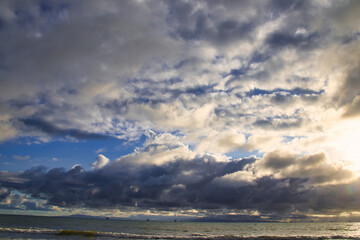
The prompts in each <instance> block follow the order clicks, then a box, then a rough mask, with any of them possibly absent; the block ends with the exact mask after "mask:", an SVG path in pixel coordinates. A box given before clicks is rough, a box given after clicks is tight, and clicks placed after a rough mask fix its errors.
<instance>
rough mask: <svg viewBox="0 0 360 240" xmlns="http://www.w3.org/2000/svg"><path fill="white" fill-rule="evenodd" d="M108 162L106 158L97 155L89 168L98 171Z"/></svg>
mask: <svg viewBox="0 0 360 240" xmlns="http://www.w3.org/2000/svg"><path fill="white" fill-rule="evenodd" d="M109 162H110V160H109V159H108V158H107V157H105V156H104V155H102V154H99V155H98V156H97V157H96V160H95V162H93V164H92V165H91V167H92V168H94V169H100V168H103V167H104V166H105V165H106V164H108V163H109Z"/></svg>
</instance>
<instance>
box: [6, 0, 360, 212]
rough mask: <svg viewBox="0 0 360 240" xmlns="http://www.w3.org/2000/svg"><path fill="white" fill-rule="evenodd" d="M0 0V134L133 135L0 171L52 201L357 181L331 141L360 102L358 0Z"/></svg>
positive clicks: (244, 203) (201, 198) (245, 196)
mask: <svg viewBox="0 0 360 240" xmlns="http://www.w3.org/2000/svg"><path fill="white" fill-rule="evenodd" d="M0 5H1V7H0V49H1V50H0V56H1V58H0V79H2V82H1V86H2V87H1V88H0V141H7V140H10V139H13V138H17V137H19V138H20V137H30V140H29V141H37V140H39V139H40V140H41V139H44V137H45V138H46V140H47V141H57V140H59V137H60V138H70V139H80V140H82V141H87V140H99V139H107V138H118V139H122V140H125V141H134V142H136V144H134V146H135V145H136V146H137V148H135V149H133V151H131V149H130V150H129V151H127V152H126V154H124V155H121V154H120V155H119V157H118V158H117V159H115V160H113V161H111V162H110V161H109V160H108V159H107V158H106V157H105V156H104V155H101V154H99V155H98V156H97V159H96V160H95V162H94V163H93V165H92V167H93V169H92V170H91V171H86V170H84V169H82V167H81V166H80V165H74V164H75V163H72V164H73V165H74V167H73V168H72V169H71V170H65V169H61V168H53V169H49V170H45V169H43V168H35V169H29V170H27V171H25V172H20V173H13V172H1V174H0V181H1V184H2V186H6V187H8V188H11V189H17V190H18V191H22V192H24V193H26V194H30V195H32V196H33V197H34V198H43V199H45V200H46V201H48V204H49V205H53V206H58V207H61V206H66V207H75V206H76V207H82V206H86V207H89V208H95V209H99V208H102V207H104V208H116V207H122V206H124V207H129V208H130V207H131V208H133V207H134V208H136V207H137V208H140V209H147V208H154V209H165V210H169V209H171V208H179V209H180V208H182V209H190V208H191V209H192V208H195V209H206V210H209V211H210V210H211V209H213V210H214V209H217V210H219V209H237V210H240V209H246V210H248V211H249V212H251V211H253V210H254V211H259V212H261V213H266V212H267V213H269V212H277V213H285V212H295V211H297V210H298V211H303V213H304V214H305V213H306V211H308V210H309V211H311V210H314V209H315V210H316V211H325V210H326V209H324V208H322V207H321V206H320V205H321V204H320V203H321V201H323V200H324V199H325V197H326V194H328V195H329V196H332V194H336V193H341V188H342V187H348V186H351V187H356V186H357V184H358V183H357V182H356V180H355V178H356V176H357V175H356V173H355V172H354V171H350V170H349V169H348V168H347V167H346V166H343V165H342V163H343V159H344V158H345V157H344V156H346V154H344V153H343V152H344V150H343V152H341V151H340V153H342V154H339V153H338V152H336V151H335V150H336V147H339V146H342V147H343V146H345V145H349V144H346V143H347V142H349V141H350V140H351V141H352V142H355V141H353V140H352V139H351V137H349V138H348V139H345V138H347V137H346V136H347V135H346V134H344V132H342V131H341V130H342V129H345V130H346V132H351V131H350V130H349V129H350V127H349V126H350V125H351V126H356V124H355V123H356V121H357V117H358V116H359V112H360V111H359V109H360V108H359V96H360V92H359V89H360V85H359V81H358V76H359V75H360V73H359V69H360V68H359V62H360V61H359V60H360V59H359V56H360V54H357V53H358V52H359V46H360V45H359V31H360V30H359V26H360V25H359V24H357V23H358V22H359V21H358V20H357V19H358V18H356V17H354V16H356V14H357V12H359V11H358V9H359V3H358V2H357V1H340V2H329V1H297V0H289V1H282V0H280V1H279V0H271V1H266V2H263V1H211V0H210V1H196V2H193V1H121V2H120V1H112V0H106V1H95V0H89V1H81V0H80V1H76V2H73V1H62V2H52V1H51V2H38V1H27V2H22V1H2V2H1V3H0ZM19 86H21V87H19ZM349 122H351V123H353V124H349ZM347 124H348V125H347ZM345 125H347V126H348V127H344V126H345ZM150 129H151V130H150ZM337 134H340V135H339V136H338V135H337ZM143 136H147V139H146V141H145V143H144V144H143V145H142V146H140V143H142V141H143ZM338 139H341V141H342V143H339V144H337V143H336V142H337V140H338ZM43 141H44V140H43ZM105 147H106V146H105ZM99 148H100V147H99V146H97V147H96V149H98V151H96V149H90V150H89V151H90V152H94V151H96V153H100V151H101V149H99ZM106 149H108V148H106ZM343 149H345V148H343ZM102 151H103V150H102ZM109 151H110V149H109ZM233 151H239V152H240V154H241V155H245V156H246V155H249V157H248V158H242V159H232V157H231V156H232V154H231V152H233ZM250 152H251V153H250ZM236 153H238V152H236ZM254 153H255V154H257V155H258V156H257V157H255V156H250V155H251V154H254ZM300 153H301V154H300ZM23 155H25V154H21V153H20V152H19V153H18V154H17V155H14V159H16V158H18V159H21V158H24V156H23ZM52 156H53V155H52ZM262 156H263V157H262ZM57 157H59V159H60V158H61V157H60V156H57ZM346 157H347V156H346ZM25 158H26V156H25ZM350 160H351V159H350ZM355 160H356V159H355ZM83 161H84V160H82V159H80V160H79V162H81V163H82V164H83V165H84V163H83ZM46 164H47V163H46ZM59 164H60V163H59ZM86 164H89V163H86ZM90 164H91V163H90ZM54 189H56V191H55V190H54ZM215 193H216V194H215ZM339 195H340V196H343V197H344V194H339ZM311 196H315V197H314V198H313V200H309V199H310V198H311ZM339 199H340V198H339ZM339 199H337V198H336V199H335V200H334V201H333V202H332V201H329V203H328V205H327V206H328V207H329V208H330V207H332V206H334V207H335V208H339V211H340V209H343V210H346V206H340V205H339V201H340V200H339ZM354 199H356V194H355V195H352V196H351V197H349V199H348V200H349V201H350V202H351V204H350V206H351V209H355V208H356V206H357V205H356V203H353V202H352V201H355V200H354ZM20 205H21V204H18V205H16V206H17V207H18V206H20ZM12 206H15V205H12ZM21 207H23V208H24V207H25V205H24V204H22V205H21ZM27 207H28V208H33V209H35V208H36V206H35V205H34V204H31V203H29V204H27ZM214 211H215V210H214ZM213 213H214V212H213ZM301 216H303V215H301Z"/></svg>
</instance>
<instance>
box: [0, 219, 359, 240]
mask: <svg viewBox="0 0 360 240" xmlns="http://www.w3.org/2000/svg"><path fill="white" fill-rule="evenodd" d="M0 239H140V240H141V239H209V240H211V239H216V240H227V239H233V240H236V239H253V240H256V239H261V240H265V239H273V240H278V239H279V240H280V239H290V240H291V239H297V240H301V239H360V223H353V222H346V223H338V222H331V223H330V222H327V223H225V222H219V223H215V222H160V221H123V220H115V219H109V220H106V219H94V218H89V219H87V218H69V217H38V216H14V215H0Z"/></svg>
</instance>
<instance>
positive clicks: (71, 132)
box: [22, 119, 109, 139]
mask: <svg viewBox="0 0 360 240" xmlns="http://www.w3.org/2000/svg"><path fill="white" fill-rule="evenodd" d="M22 122H23V123H24V124H25V126H28V127H30V129H31V128H34V129H35V130H40V131H41V132H43V133H46V134H49V135H53V136H70V137H74V138H77V139H107V138H109V136H106V135H102V134H97V133H88V132H86V131H82V130H79V129H62V128H59V127H57V126H55V125H53V124H52V123H49V122H46V121H43V120H40V119H24V120H22Z"/></svg>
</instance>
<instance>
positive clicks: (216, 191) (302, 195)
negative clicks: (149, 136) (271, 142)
mask: <svg viewBox="0 0 360 240" xmlns="http://www.w3.org/2000/svg"><path fill="white" fill-rule="evenodd" d="M178 147H179V146H176V145H174V146H172V145H161V144H160V145H158V146H153V145H148V147H146V148H143V149H142V150H141V151H142V152H143V153H150V155H149V157H151V156H152V155H153V154H154V151H163V153H167V152H168V151H170V150H176V149H178ZM155 148H157V149H160V150H154V149H155ZM141 156H142V157H145V156H144V155H141ZM251 169H253V170H251ZM253 171H255V172H256V171H271V172H273V174H270V175H263V176H259V177H255V175H253V174H254V172H253ZM341 171H343V170H342V169H340V168H338V169H335V167H333V166H331V165H329V164H328V163H327V162H326V157H325V155H324V154H314V155H308V156H304V157H298V156H296V155H293V154H286V153H283V152H279V151H278V152H273V153H270V154H267V155H266V156H265V157H264V158H263V159H260V160H256V159H255V158H244V159H239V160H233V161H225V162H223V161H220V162H219V161H216V159H215V158H213V157H212V156H208V155H204V156H201V157H196V158H193V159H188V160H184V159H175V160H174V161H170V162H164V163H163V164H160V165H159V164H158V165H154V164H150V163H148V164H138V163H137V160H136V158H132V159H131V158H130V159H129V158H127V160H126V158H121V159H118V160H116V161H113V162H111V163H109V164H108V165H106V166H104V167H102V168H98V169H94V170H93V171H85V170H84V169H82V168H81V167H80V166H74V167H73V168H72V169H70V170H65V169H63V168H53V169H50V170H47V169H45V168H43V167H38V168H33V169H29V170H27V171H25V172H21V173H12V174H11V177H9V174H7V172H1V174H0V179H1V182H0V183H1V185H2V186H3V187H5V188H9V189H16V190H18V191H19V192H21V193H26V194H29V195H31V196H32V197H34V198H38V199H44V200H47V203H48V205H53V206H59V207H86V208H93V209H111V208H121V207H122V208H126V207H136V208H137V209H152V210H165V211H167V210H174V209H204V210H206V211H207V212H208V213H209V214H210V215H211V211H216V210H219V209H238V210H251V211H252V210H257V211H260V212H261V213H264V214H285V215H286V214H291V212H293V211H295V210H299V211H308V210H311V209H313V210H316V211H326V209H328V208H332V207H335V208H341V209H342V210H347V209H355V208H357V207H359V205H358V202H357V203H356V202H355V200H356V199H358V198H359V193H356V191H354V193H353V194H352V195H349V196H347V198H346V202H347V201H350V205H347V204H344V203H343V205H342V207H340V200H343V198H342V197H341V196H345V193H341V195H340V196H339V197H336V198H335V199H334V200H329V201H328V203H327V204H326V205H324V207H322V206H321V205H319V203H320V202H322V201H323V199H324V198H325V196H332V195H335V194H337V192H339V191H342V190H341V189H343V188H347V187H350V188H354V187H355V188H357V185H358V183H357V182H355V183H353V184H350V185H345V184H337V185H336V184H335V185H332V186H330V187H329V186H327V185H325V186H321V185H320V186H315V187H314V186H312V185H311V184H309V183H311V182H312V183H325V182H327V181H337V180H341V179H344V178H346V176H343V175H341V174H339V173H341ZM343 172H344V174H345V175H346V174H348V172H346V171H343ZM325 173H331V176H328V177H326V176H325V175H323V177H321V176H322V174H325ZM279 174H280V175H279ZM325 178H326V179H325ZM19 179H22V180H21V181H20V180H19ZM343 191H345V190H343ZM323 194H324V195H323ZM5 195H6V196H8V195H7V193H5ZM6 196H5V197H6ZM28 205H29V206H28V207H29V208H33V209H37V207H38V208H39V209H40V208H45V207H44V206H38V205H34V204H31V203H29V204H28ZM341 209H340V210H341Z"/></svg>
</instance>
